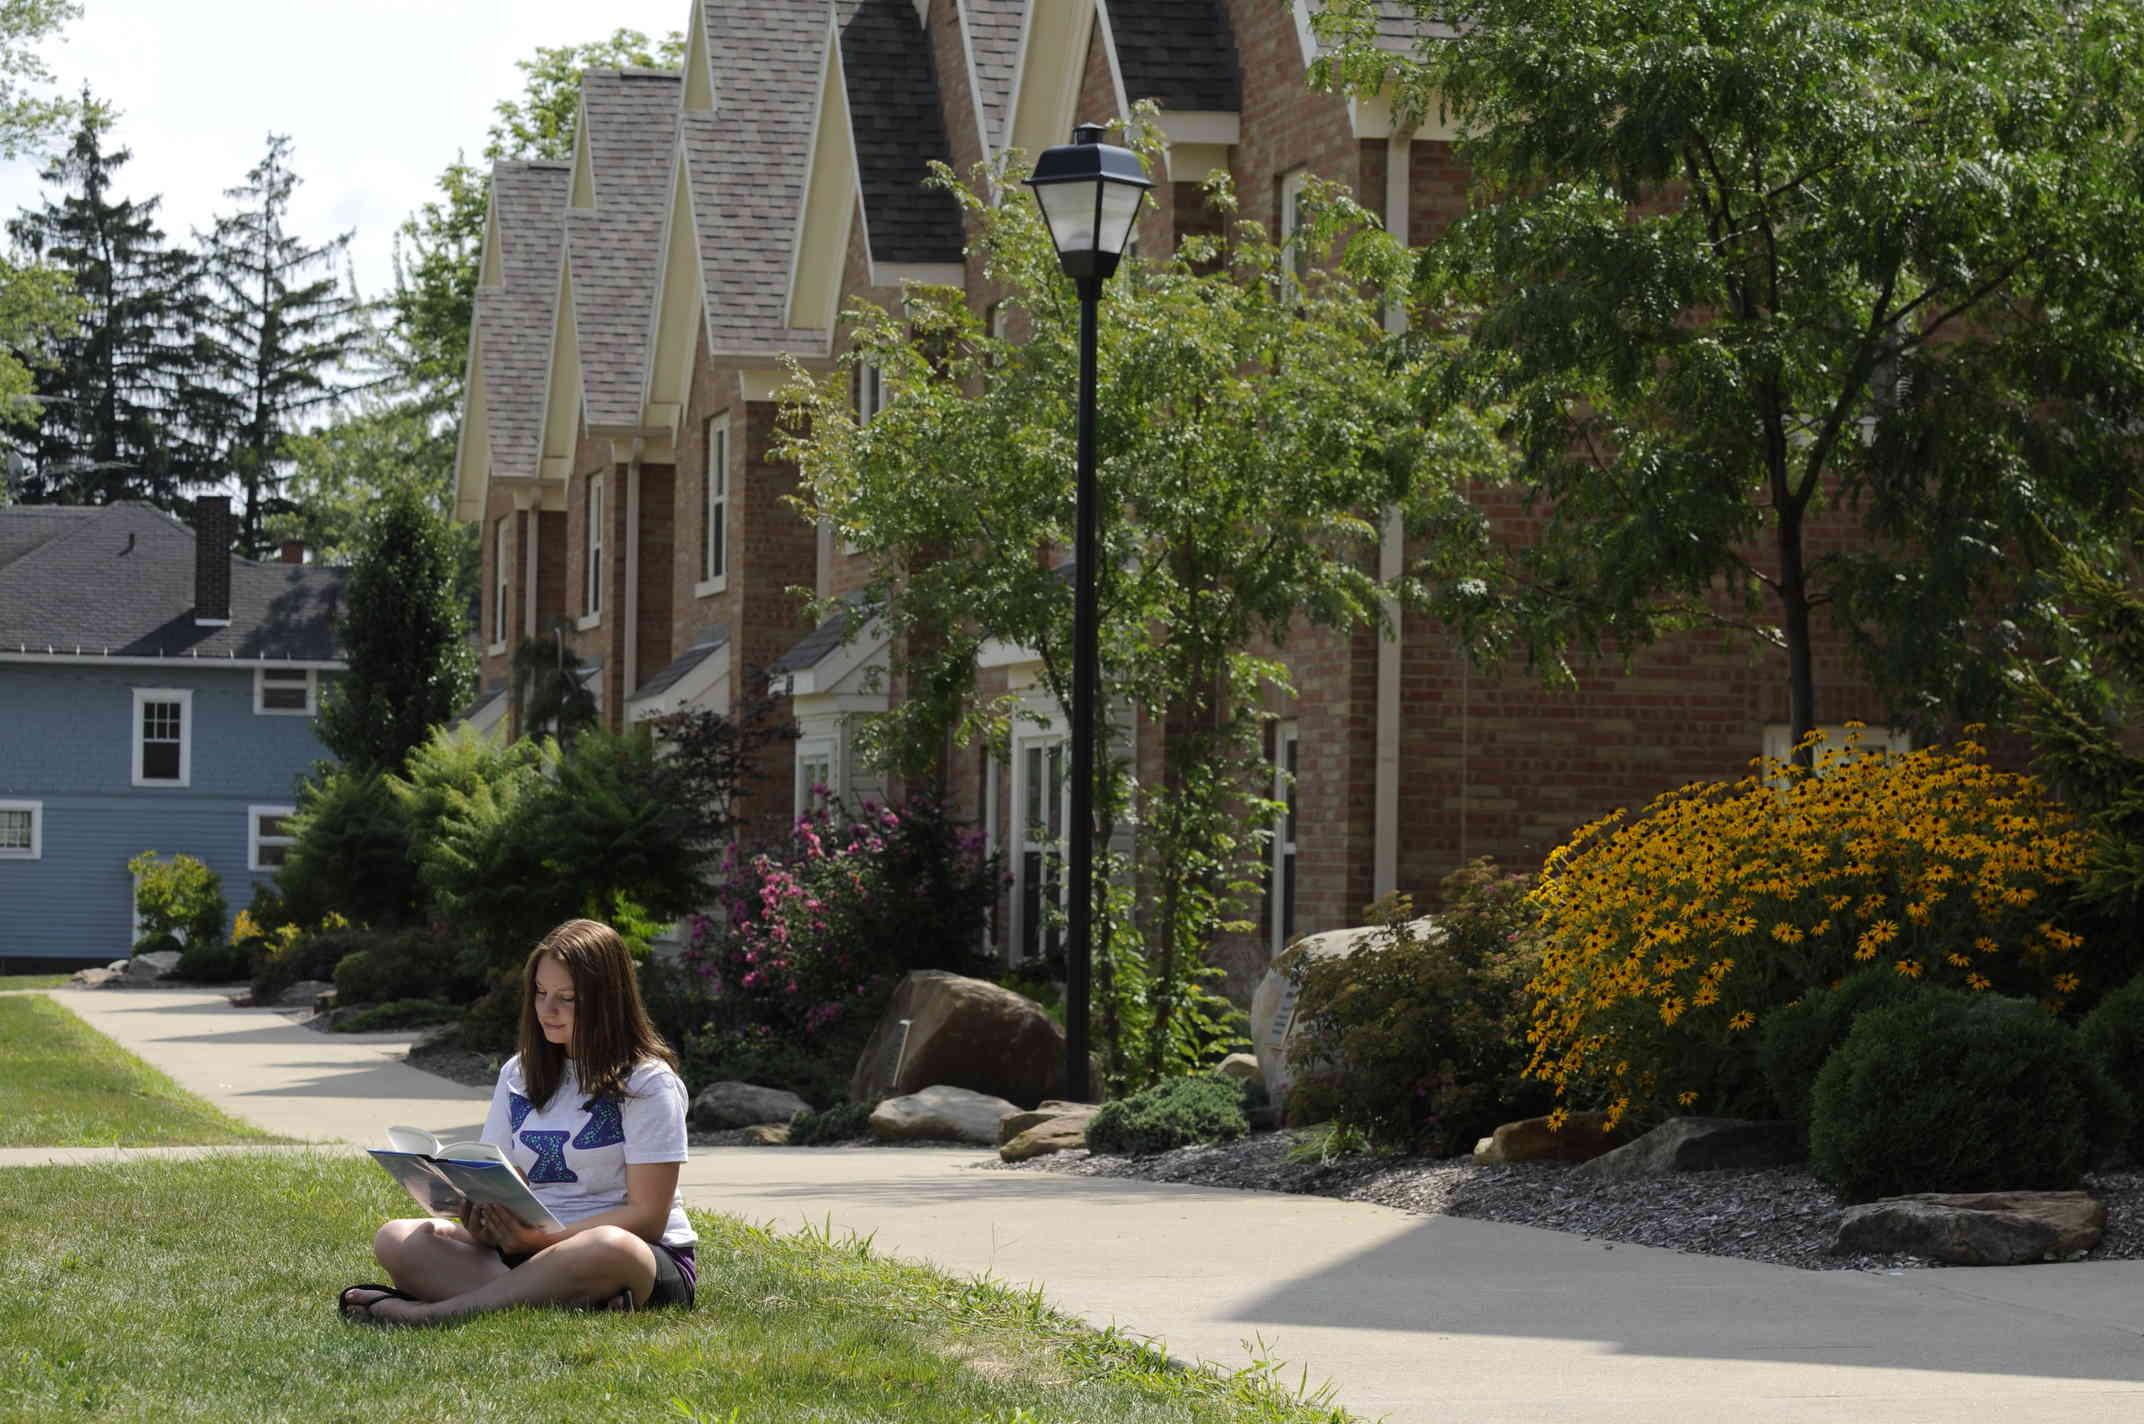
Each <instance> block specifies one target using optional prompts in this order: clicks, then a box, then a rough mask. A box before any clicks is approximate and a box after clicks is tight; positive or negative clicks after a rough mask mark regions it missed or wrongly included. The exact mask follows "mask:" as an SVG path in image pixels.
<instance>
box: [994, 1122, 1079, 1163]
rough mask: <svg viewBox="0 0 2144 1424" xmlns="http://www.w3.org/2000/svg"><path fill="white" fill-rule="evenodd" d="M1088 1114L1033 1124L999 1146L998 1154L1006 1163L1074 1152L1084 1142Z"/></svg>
mask: <svg viewBox="0 0 2144 1424" xmlns="http://www.w3.org/2000/svg"><path fill="white" fill-rule="evenodd" d="M1092 1116H1093V1115H1092V1114H1091V1113H1090V1114H1089V1115H1088V1116H1087V1117H1058V1118H1051V1119H1050V1120H1049V1121H1048V1122H1039V1123H1036V1124H1035V1125H1034V1126H1033V1127H1031V1128H1029V1129H1027V1131H1025V1132H1023V1133H1021V1134H1020V1135H1019V1136H1017V1137H1015V1138H1013V1140H1012V1141H1010V1142H1008V1143H1006V1144H1005V1145H1004V1146H1003V1147H1000V1148H999V1149H998V1156H999V1157H1000V1158H1002V1159H1003V1160H1005V1161H1007V1162H1025V1161H1026V1160H1027V1159H1028V1158H1030V1157H1043V1156H1047V1155H1048V1154H1050V1153H1052V1152H1077V1151H1078V1150H1079V1149H1080V1148H1082V1147H1085V1146H1086V1145H1087V1123H1088V1121H1089V1119H1090V1118H1091V1117H1092Z"/></svg>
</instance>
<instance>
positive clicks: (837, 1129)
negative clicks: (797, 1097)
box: [789, 1103, 872, 1147]
mask: <svg viewBox="0 0 2144 1424" xmlns="http://www.w3.org/2000/svg"><path fill="white" fill-rule="evenodd" d="M871 1106H872V1105H871V1104H870V1103H836V1104H834V1105H833V1106H832V1107H830V1108H827V1109H825V1110H824V1111H822V1112H807V1113H798V1114H797V1116H796V1119H795V1120H794V1121H793V1122H791V1123H790V1124H789V1145H790V1146H791V1147H825V1146H829V1145H830V1144H832V1143H836V1142H854V1141H856V1140H857V1139H858V1138H860V1137H869V1136H870V1135H871Z"/></svg>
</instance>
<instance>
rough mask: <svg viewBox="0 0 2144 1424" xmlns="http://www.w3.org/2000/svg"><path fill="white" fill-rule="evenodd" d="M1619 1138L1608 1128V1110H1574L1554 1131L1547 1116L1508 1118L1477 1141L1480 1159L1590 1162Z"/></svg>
mask: <svg viewBox="0 0 2144 1424" xmlns="http://www.w3.org/2000/svg"><path fill="white" fill-rule="evenodd" d="M1618 1140H1619V1139H1618V1138H1617V1137H1616V1136H1615V1135H1614V1134H1612V1133H1610V1132H1609V1131H1608V1114H1606V1113H1599V1112H1575V1113H1572V1114H1571V1115H1570V1116H1569V1117H1568V1118H1567V1119H1565V1121H1564V1124H1563V1126H1562V1127H1561V1128H1559V1129H1557V1130H1556V1131H1553V1132H1551V1131H1550V1130H1549V1125H1548V1119H1547V1118H1545V1117H1529V1118H1521V1119H1520V1120H1519V1121H1517V1122H1507V1123H1505V1124H1504V1125H1503V1126H1502V1127H1499V1128H1498V1129H1497V1130H1496V1131H1495V1132H1494V1133H1493V1134H1491V1135H1490V1136H1488V1137H1484V1138H1483V1139H1482V1140H1481V1141H1479V1142H1477V1143H1475V1144H1474V1160H1475V1161H1477V1162H1589V1161H1591V1160H1592V1159H1593V1158H1595V1157H1598V1156H1600V1155H1601V1154H1602V1153H1604V1152H1607V1151H1609V1150H1610V1149H1611V1148H1613V1147H1615V1146H1616V1145H1617V1142H1618Z"/></svg>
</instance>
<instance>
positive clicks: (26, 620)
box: [0, 504, 343, 662]
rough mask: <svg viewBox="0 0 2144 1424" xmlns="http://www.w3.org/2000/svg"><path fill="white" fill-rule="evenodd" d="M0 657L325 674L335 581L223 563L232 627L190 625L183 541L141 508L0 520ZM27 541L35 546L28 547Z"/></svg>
mask: <svg viewBox="0 0 2144 1424" xmlns="http://www.w3.org/2000/svg"><path fill="white" fill-rule="evenodd" d="M32 526H38V527H43V528H51V527H54V526H59V527H60V528H61V530H62V532H60V533H57V534H53V535H50V536H49V537H46V538H44V539H43V541H42V542H40V543H38V544H36V545H35V546H34V547H31V548H29V549H28V550H27V552H18V553H16V554H15V555H14V557H12V558H10V559H9V560H8V561H7V562H6V563H5V565H4V566H0V652H4V653H14V652H18V651H27V652H33V653H42V652H45V651H47V650H48V648H49V650H50V651H51V652H53V653H64V654H70V655H71V654H73V653H74V652H76V651H77V650H79V651H80V652H81V653H82V654H84V655H109V656H113V657H169V658H179V657H192V656H196V655H198V656H199V657H201V658H204V659H206V658H211V657H216V658H232V657H235V658H248V659H271V658H272V659H284V658H289V659H296V660H299V661H305V662H334V661H338V660H339V659H340V654H339V653H338V652H337V651H336V647H335V613H336V609H337V607H338V605H339V603H340V601H341V598H342V586H343V572H342V570H340V569H324V568H319V567H316V566H309V565H303V564H261V563H255V562H254V561H253V560H251V559H240V558H232V559H231V621H230V623H229V625H228V626H226V627H206V628H204V627H200V626H197V625H196V624H195V622H194V616H193V615H194V533H193V531H192V530H191V529H189V528H187V527H186V526H185V525H183V524H181V523H179V521H178V520H176V519H174V518H172V517H171V516H170V515H168V514H165V513H163V512H162V511H161V510H158V509H154V508H151V507H150V506H148V505H144V504H113V505H107V506H105V507H103V508H100V509H84V510H70V511H67V512H66V513H65V514H64V515H62V514H61V512H60V511H57V510H53V509H47V508H30V509H0V550H5V549H10V548H12V549H18V550H20V549H22V548H23V547H24V545H25V544H26V543H27V539H26V538H25V537H24V536H23V535H22V534H21V531H22V530H23V529H25V528H30V527H32ZM33 537H34V536H33Z"/></svg>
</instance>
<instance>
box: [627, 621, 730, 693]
mask: <svg viewBox="0 0 2144 1424" xmlns="http://www.w3.org/2000/svg"><path fill="white" fill-rule="evenodd" d="M729 641H730V630H729V629H728V628H727V627H726V626H723V625H720V624H717V625H716V626H715V627H712V628H706V629H702V630H701V632H700V635H699V636H698V637H697V638H695V639H693V643H692V646H691V647H689V648H687V649H686V650H685V651H684V652H683V653H681V654H679V655H678V656H677V657H676V658H674V659H672V660H671V662H670V665H669V666H668V667H666V668H664V669H663V670H662V671H661V672H659V673H657V674H655V676H653V677H651V678H649V679H648V680H647V681H646V682H644V683H642V684H641V685H640V686H639V687H638V688H635V689H634V691H633V700H634V701H635V702H642V701H646V700H647V699H648V698H650V697H656V696H660V695H661V694H662V693H665V692H668V691H669V690H670V689H671V688H673V687H675V686H677V684H678V683H680V682H682V681H684V680H685V677H686V675H687V674H688V673H690V672H691V671H692V670H693V669H694V668H696V667H698V666H699V665H700V664H701V663H704V662H706V661H707V660H708V659H709V658H711V657H713V656H714V655H715V654H716V653H717V652H719V651H721V650H722V649H723V648H725V647H727V646H728V645H729Z"/></svg>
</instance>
